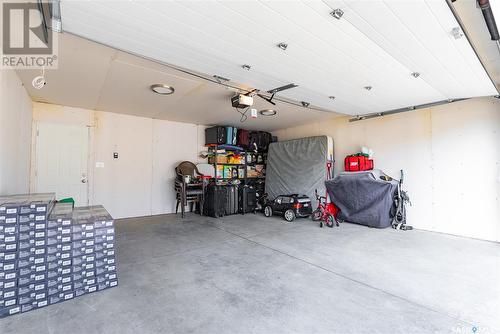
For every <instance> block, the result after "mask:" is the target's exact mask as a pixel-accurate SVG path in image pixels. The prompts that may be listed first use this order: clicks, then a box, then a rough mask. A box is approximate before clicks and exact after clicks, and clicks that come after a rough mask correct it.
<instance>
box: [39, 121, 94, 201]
mask: <svg viewBox="0 0 500 334" xmlns="http://www.w3.org/2000/svg"><path fill="white" fill-rule="evenodd" d="M88 152H89V130H88V128H87V127H86V126H75V125H65V124H52V123H38V126H37V141H36V166H35V177H36V182H35V185H36V189H35V191H36V192H55V193H56V198H57V199H62V198H66V197H73V198H74V199H75V205H79V206H85V205H88V189H89V188H88V184H89V183H88Z"/></svg>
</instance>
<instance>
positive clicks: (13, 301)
mask: <svg viewBox="0 0 500 334" xmlns="http://www.w3.org/2000/svg"><path fill="white" fill-rule="evenodd" d="M16 302H17V300H16V298H14V299H9V300H7V299H6V300H5V303H4V305H5V307H9V306H14V305H16Z"/></svg>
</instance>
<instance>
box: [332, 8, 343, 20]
mask: <svg viewBox="0 0 500 334" xmlns="http://www.w3.org/2000/svg"><path fill="white" fill-rule="evenodd" d="M330 15H331V16H333V17H334V18H336V19H337V20H340V18H341V17H342V15H344V11H343V10H342V9H340V8H337V9H334V10H333V12H331V13H330Z"/></svg>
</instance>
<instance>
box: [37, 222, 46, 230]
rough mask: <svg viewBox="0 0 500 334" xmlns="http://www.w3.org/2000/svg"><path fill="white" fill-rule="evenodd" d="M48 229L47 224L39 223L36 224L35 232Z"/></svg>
mask: <svg viewBox="0 0 500 334" xmlns="http://www.w3.org/2000/svg"><path fill="white" fill-rule="evenodd" d="M46 227H47V224H45V223H38V224H35V230H43V229H45V228H46Z"/></svg>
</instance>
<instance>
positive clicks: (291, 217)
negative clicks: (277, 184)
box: [284, 209, 295, 222]
mask: <svg viewBox="0 0 500 334" xmlns="http://www.w3.org/2000/svg"><path fill="white" fill-rule="evenodd" d="M284 216H285V220H286V221H287V222H293V221H294V220H295V212H293V210H292V209H288V210H286V211H285V215H284Z"/></svg>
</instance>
